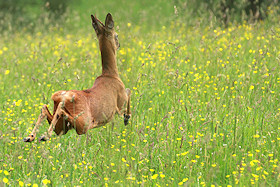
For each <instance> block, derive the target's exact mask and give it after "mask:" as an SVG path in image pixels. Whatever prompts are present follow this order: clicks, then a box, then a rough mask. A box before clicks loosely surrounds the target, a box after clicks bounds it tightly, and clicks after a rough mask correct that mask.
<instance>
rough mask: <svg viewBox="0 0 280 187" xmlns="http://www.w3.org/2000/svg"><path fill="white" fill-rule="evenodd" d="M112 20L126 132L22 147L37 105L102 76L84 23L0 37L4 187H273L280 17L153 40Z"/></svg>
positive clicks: (278, 179) (181, 27) (181, 30)
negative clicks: (126, 99)
mask: <svg viewBox="0 0 280 187" xmlns="http://www.w3.org/2000/svg"><path fill="white" fill-rule="evenodd" d="M129 6H132V5H129ZM141 6H142V5H141ZM139 7H140V5H139ZM81 9H83V8H81ZM114 11H115V12H117V11H118V10H117V8H116V9H115V10H114ZM122 11H124V10H120V12H122ZM100 14H101V13H100ZM147 14H148V15H149V16H152V15H153V14H154V12H153V11H148V13H147ZM161 14H162V13H161ZM97 16H99V14H97ZM68 17H71V14H69V15H68ZM100 17H105V13H104V15H103V14H102V15H100ZM113 17H114V14H113ZM88 18H89V17H88ZM88 18H87V19H88ZM114 18H115V20H116V23H119V25H120V28H119V29H118V34H119V40H120V43H121V48H120V50H119V51H118V57H117V58H118V68H119V72H120V76H121V79H122V80H123V82H124V83H125V85H126V87H128V88H130V89H131V90H132V91H133V92H132V100H131V104H132V106H131V110H132V118H131V120H130V123H129V125H128V126H124V124H123V119H122V117H118V116H116V117H115V119H114V120H113V122H112V123H109V124H107V125H106V126H104V127H101V128H98V129H94V130H91V131H89V132H88V133H87V134H86V135H82V136H79V135H77V134H76V132H75V131H73V130H72V131H70V132H68V133H67V134H66V135H64V136H60V137H57V136H55V135H53V136H52V137H51V140H50V141H48V142H46V143H45V142H41V143H40V142H38V141H37V139H36V140H35V142H34V143H24V142H22V139H23V138H24V137H26V136H27V135H28V134H29V133H30V132H31V130H32V128H33V125H32V124H33V123H34V121H36V120H37V117H38V115H39V113H40V109H41V106H42V105H43V104H48V105H49V108H50V109H52V107H53V103H52V102H51V99H50V97H51V95H52V93H54V92H55V91H57V90H68V89H79V90H80V89H86V88H89V87H91V86H92V85H93V83H94V80H95V78H96V77H97V76H98V75H100V73H101V61H100V54H99V53H100V52H99V50H98V42H97V39H96V36H95V33H94V31H93V29H92V27H91V25H90V19H88V22H89V24H88V25H85V26H84V27H82V28H80V27H79V25H74V26H73V30H71V31H69V32H68V29H69V28H70V24H69V23H65V28H66V29H65V28H64V25H61V26H60V27H51V28H48V30H42V31H40V32H39V31H38V32H36V33H33V34H30V33H27V32H19V33H15V34H10V35H9V34H7V33H5V36H8V37H1V38H0V41H1V42H0V61H1V67H0V90H1V93H2V94H1V97H0V106H1V108H0V112H1V113H0V120H1V122H2V123H1V127H0V141H1V146H0V185H6V186H8V185H11V186H17V185H25V186H30V185H34V184H35V185H36V184H37V185H39V186H40V185H48V186H64V185H66V186H79V185H80V186H82V185H88V186H90V185H98V186H104V185H109V186H112V185H117V186H135V185H145V186H156V185H160V186H165V185H171V186H177V185H190V186H210V185H215V186H220V185H221V186H226V185H231V186H235V185H237V186H239V185H242V186H248V185H253V186H254V185H258V186H277V185H279V184H280V175H279V173H280V166H279V156H280V155H279V141H280V136H279V132H280V125H279V124H280V120H279V119H280V105H279V99H280V95H279V93H280V87H279V84H280V65H279V63H280V62H279V57H280V51H279V38H280V35H279V33H280V29H279V28H280V24H279V23H278V22H276V21H274V20H277V19H279V16H278V17H273V18H271V19H268V20H266V21H264V22H262V23H259V24H257V25H248V24H246V23H244V24H243V25H236V26H231V27H229V28H227V29H222V28H218V27H217V28H216V27H213V26H207V25H205V26H198V25H197V26H194V27H187V26H186V25H185V24H183V22H184V20H183V18H182V19H180V18H178V20H177V21H174V20H173V21H170V22H168V21H167V22H160V24H159V25H157V28H156V29H155V30H154V31H150V30H151V29H148V31H149V32H148V31H147V30H146V29H147V25H145V26H144V27H145V28H144V29H143V28H142V25H139V24H136V23H137V21H135V22H136V23H134V22H133V21H129V20H122V19H117V18H118V15H117V16H116V17H114ZM69 19H72V18H69ZM145 19H147V18H145ZM102 20H103V18H102ZM166 20H167V19H166ZM128 22H129V23H131V25H129V24H127V23H128ZM140 23H143V22H140ZM163 24H164V25H165V26H162V25H163ZM37 30H40V27H39V28H37ZM75 31H76V32H75ZM47 128H48V125H47V122H45V123H44V125H43V126H42V127H41V129H40V132H39V133H38V136H40V134H42V133H44V132H45V131H46V130H47Z"/></svg>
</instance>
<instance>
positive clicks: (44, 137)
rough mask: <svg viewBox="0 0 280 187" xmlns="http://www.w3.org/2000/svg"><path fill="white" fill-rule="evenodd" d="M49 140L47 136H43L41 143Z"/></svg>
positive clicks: (40, 139)
mask: <svg viewBox="0 0 280 187" xmlns="http://www.w3.org/2000/svg"><path fill="white" fill-rule="evenodd" d="M47 140H48V138H47V137H46V136H45V135H43V136H41V137H40V138H39V142H41V141H43V142H45V141H47Z"/></svg>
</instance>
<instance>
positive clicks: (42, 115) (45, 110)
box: [23, 105, 53, 142]
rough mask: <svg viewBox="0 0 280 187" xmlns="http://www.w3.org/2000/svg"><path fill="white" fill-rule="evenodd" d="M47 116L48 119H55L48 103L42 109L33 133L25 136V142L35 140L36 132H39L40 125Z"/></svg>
mask: <svg viewBox="0 0 280 187" xmlns="http://www.w3.org/2000/svg"><path fill="white" fill-rule="evenodd" d="M46 118H47V120H48V121H52V120H53V116H52V115H51V113H50V111H49V109H48V107H47V105H44V106H43V107H42V109H41V113H40V115H39V117H38V120H37V122H36V124H35V127H34V128H33V130H32V132H31V134H30V135H29V136H28V137H25V138H24V139H23V141H24V142H32V141H34V139H35V137H36V133H37V132H38V129H39V127H40V126H41V125H42V122H43V120H45V119H46Z"/></svg>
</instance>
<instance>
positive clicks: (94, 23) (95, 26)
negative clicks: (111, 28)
mask: <svg viewBox="0 0 280 187" xmlns="http://www.w3.org/2000/svg"><path fill="white" fill-rule="evenodd" d="M91 20H92V27H93V28H94V30H95V32H96V34H97V35H98V34H100V33H101V27H100V25H99V24H98V21H97V19H96V18H95V17H94V16H93V15H91Z"/></svg>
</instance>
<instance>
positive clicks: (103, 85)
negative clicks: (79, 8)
mask: <svg viewBox="0 0 280 187" xmlns="http://www.w3.org/2000/svg"><path fill="white" fill-rule="evenodd" d="M91 18H92V25H93V28H94V29H95V32H96V34H97V37H98V40H99V47H100V51H101V58H102V74H101V75H100V76H99V77H97V79H96V80H95V82H94V85H93V87H92V88H89V89H87V90H70V91H58V92H56V93H54V94H53V95H52V97H51V98H52V100H53V101H54V112H53V115H51V113H50V112H49V109H48V108H47V106H46V105H44V106H43V108H42V111H41V114H40V115H39V117H38V120H37V122H36V124H35V127H34V129H33V131H32V133H31V134H30V135H29V136H28V137H26V138H24V141H25V142H31V141H33V140H34V139H35V137H36V132H37V130H38V128H39V126H40V125H41V124H42V122H43V120H45V119H47V121H48V122H49V124H50V127H49V129H48V133H47V135H46V136H42V137H40V140H47V139H48V138H49V137H50V136H51V134H52V131H55V133H56V134H57V135H61V134H66V133H67V131H68V130H70V129H72V128H74V129H76V132H77V133H78V134H79V135H80V134H85V133H86V132H87V131H88V130H89V129H92V128H96V127H100V126H102V125H105V124H106V123H108V122H109V121H111V120H112V119H113V117H114V115H115V114H116V113H118V114H124V122H125V125H126V124H127V122H128V119H129V118H130V115H131V114H130V90H129V89H125V86H124V84H123V82H122V81H121V79H120V77H119V74H118V68H117V61H116V51H117V49H118V47H119V43H118V39H117V35H116V33H115V31H114V21H113V18H112V16H111V14H110V13H109V14H108V15H107V17H106V20H105V25H104V24H103V23H102V22H101V21H99V20H98V19H97V18H96V17H94V16H92V15H91Z"/></svg>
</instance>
